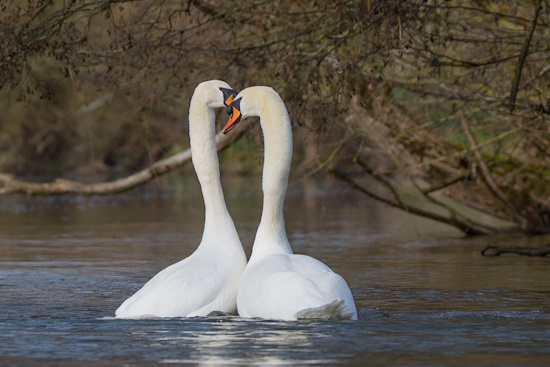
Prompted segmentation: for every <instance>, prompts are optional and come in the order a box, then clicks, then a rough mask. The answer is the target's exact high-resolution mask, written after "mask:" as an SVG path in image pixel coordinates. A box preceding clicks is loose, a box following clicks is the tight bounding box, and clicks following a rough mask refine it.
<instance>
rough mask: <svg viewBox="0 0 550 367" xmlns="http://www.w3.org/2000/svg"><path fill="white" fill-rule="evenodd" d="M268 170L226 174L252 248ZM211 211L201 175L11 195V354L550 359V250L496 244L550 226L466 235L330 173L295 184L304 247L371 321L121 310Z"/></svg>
mask: <svg viewBox="0 0 550 367" xmlns="http://www.w3.org/2000/svg"><path fill="white" fill-rule="evenodd" d="M259 185H260V183H259V181H258V180H255V179H226V180H224V188H225V192H226V199H227V202H228V207H229V210H230V212H231V214H232V216H233V219H234V221H235V223H236V226H237V230H238V231H239V234H240V236H241V240H242V242H243V245H244V246H245V249H246V251H247V254H250V247H251V244H252V241H253V239H254V234H255V230H256V227H257V225H258V222H259V215H260V211H261V191H260V187H259ZM203 215H204V208H203V205H202V199H201V196H200V189H199V186H198V183H197V182H196V179H195V178H194V177H192V176H191V177H187V178H186V177H177V176H173V175H172V176H171V177H170V178H168V179H162V180H160V181H158V182H154V183H152V184H150V185H148V186H147V187H144V188H139V189H136V190H133V191H131V192H129V193H124V194H119V195H113V196H104V197H91V198H86V197H75V196H57V197H26V196H11V197H2V198H0V256H1V258H0V365H45V366H64V365H82V366H87V365H90V366H102V365H109V366H110V365H134V366H142V365H151V364H162V365H172V364H174V365H178V364H180V365H203V366H223V365H228V366H241V365H255V366H281V365H283V366H302V365H326V366H336V365H344V366H364V365H395V366H417V365H433V366H439V365H494V366H497V365H498V366H502V365H510V366H512V365H513V366H517V365H523V366H525V365H534V366H542V365H549V364H550V344H549V340H550V271H549V267H550V259H548V258H528V257H517V256H501V257H496V258H485V257H482V256H481V255H480V250H481V249H482V248H483V247H484V246H485V245H486V244H488V243H497V244H501V245H506V244H509V245H532V246H536V245H541V244H543V243H545V242H550V238H548V237H547V238H544V237H538V238H525V237H520V236H509V235H508V236H502V235H501V236H491V237H477V238H471V239H466V238H463V237H462V235H461V234H460V232H458V231H456V230H454V229H453V228H451V227H447V226H444V225H441V224H438V223H435V222H432V221H429V220H425V219H422V218H418V217H415V216H412V215H410V214H408V213H405V212H401V211H397V210H395V209H392V208H388V207H386V206H384V205H382V204H379V203H377V202H374V201H372V200H370V199H368V198H366V197H364V196H363V195H362V194H359V193H356V192H353V191H351V190H350V189H348V188H346V187H344V186H342V184H340V183H338V182H332V181H325V180H322V181H313V180H312V181H302V182H296V183H293V184H292V185H291V187H290V188H289V192H288V196H287V201H286V204H285V217H286V223H287V232H288V235H289V239H290V242H291V244H292V246H293V248H294V251H295V252H296V253H303V254H308V255H311V256H314V257H316V258H318V259H320V260H321V261H323V262H325V263H326V264H327V265H329V266H330V267H331V268H332V269H333V270H334V271H336V272H338V273H340V274H341V275H342V276H344V278H345V279H346V280H347V282H348V284H349V285H350V287H351V290H352V292H353V295H354V298H355V302H356V305H357V309H358V314H359V320H358V321H346V322H318V321H311V322H278V321H269V320H245V319H240V318H238V317H211V318H191V319H182V318H180V319H147V320H116V319H113V318H112V316H113V315H114V310H115V309H116V308H117V307H118V306H119V305H120V303H121V302H122V301H124V300H125V299H126V298H127V297H128V296H130V295H131V294H132V293H133V292H134V291H136V290H137V289H139V288H140V287H141V286H142V285H143V284H144V283H145V282H146V281H147V280H148V279H150V278H151V277H152V276H153V275H154V274H156V273H157V272H158V271H159V270H161V269H163V268H165V267H166V266H168V265H170V264H172V263H174V262H176V261H179V260H180V259H182V258H184V257H186V256H188V255H189V254H190V253H191V252H192V251H193V250H194V249H195V248H196V246H197V245H198V243H199V241H200V237H201V234H202V225H203Z"/></svg>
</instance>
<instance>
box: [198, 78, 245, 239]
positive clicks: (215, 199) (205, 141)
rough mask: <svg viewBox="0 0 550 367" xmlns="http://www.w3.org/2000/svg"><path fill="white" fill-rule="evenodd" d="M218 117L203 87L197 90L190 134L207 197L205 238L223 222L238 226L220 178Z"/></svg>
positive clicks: (202, 187)
mask: <svg viewBox="0 0 550 367" xmlns="http://www.w3.org/2000/svg"><path fill="white" fill-rule="evenodd" d="M197 89H198V88H197ZM215 118H216V115H215V112H214V109H213V108H211V107H209V106H207V104H206V101H205V99H204V96H203V94H202V93H201V91H200V90H196V91H195V93H194V94H193V97H192V98H191V105H190V107H189V137H190V140H191V157H192V161H193V166H194V168H195V172H196V173H197V177H198V179H199V182H200V184H201V190H202V195H203V197H204V206H205V223H204V233H203V242H205V241H204V240H205V237H207V236H208V235H209V234H213V233H216V231H217V228H219V226H220V224H221V223H224V222H226V223H228V224H229V225H230V227H231V228H233V229H234V225H233V221H232V220H231V217H230V216H229V213H228V211H227V207H226V205H225V199H224V195H223V190H222V186H221V182H220V168H219V162H218V153H217V149H216V142H215V136H216V133H215V124H214V121H215Z"/></svg>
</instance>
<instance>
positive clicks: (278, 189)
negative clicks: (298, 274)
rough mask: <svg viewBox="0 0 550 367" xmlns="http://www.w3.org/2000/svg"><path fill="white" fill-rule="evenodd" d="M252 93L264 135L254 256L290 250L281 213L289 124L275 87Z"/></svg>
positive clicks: (289, 153)
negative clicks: (258, 103)
mask: <svg viewBox="0 0 550 367" xmlns="http://www.w3.org/2000/svg"><path fill="white" fill-rule="evenodd" d="M254 93H255V98H258V99H261V109H260V111H259V112H260V113H259V115H260V124H261V127H262V132H263V135H264V168H263V176H262V189H263V193H264V203H263V210H262V219H261V221H260V225H259V227H258V232H257V233H256V239H255V241H254V248H253V254H252V255H253V256H254V255H255V257H256V258H258V257H263V256H265V255H269V254H273V253H292V249H291V247H290V244H289V243H288V238H287V235H286V230H285V220H284V214H283V205H284V200H285V195H286V189H287V186H288V175H289V172H290V163H291V161H292V127H291V124H290V118H289V116H288V111H287V109H286V107H285V105H284V102H283V101H282V99H281V98H280V97H279V95H278V94H277V93H276V92H275V91H273V90H272V89H271V88H262V89H260V90H259V91H257V92H256V91H254ZM251 260H252V258H251Z"/></svg>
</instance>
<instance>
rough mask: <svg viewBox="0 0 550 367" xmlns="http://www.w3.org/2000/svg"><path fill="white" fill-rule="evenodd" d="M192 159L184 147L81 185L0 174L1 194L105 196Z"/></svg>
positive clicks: (227, 141)
mask: <svg viewBox="0 0 550 367" xmlns="http://www.w3.org/2000/svg"><path fill="white" fill-rule="evenodd" d="M250 126H252V125H251V124H250V123H247V122H245V121H243V122H241V123H240V124H239V126H237V128H236V129H235V132H232V133H231V134H229V135H224V134H223V133H222V132H219V133H218V134H217V135H216V147H217V149H218V152H221V151H223V150H224V149H226V148H227V147H229V146H231V144H232V143H233V142H235V141H237V140H238V139H239V138H240V137H241V136H243V135H244V133H245V132H246V131H247V130H248V129H249V128H250ZM190 160H191V149H190V148H189V149H187V150H185V151H183V152H181V153H178V154H176V155H174V156H172V157H170V158H166V159H163V160H160V161H158V162H155V163H154V164H152V165H151V166H150V167H147V168H146V169H144V170H142V171H139V172H137V173H134V174H132V175H130V176H127V177H124V178H120V179H118V180H114V181H110V182H99V183H91V184H83V183H81V182H76V181H70V180H65V179H57V180H55V181H53V182H48V183H32V182H24V181H19V180H17V179H15V178H14V177H13V176H12V175H10V174H6V173H0V183H3V187H0V195H8V194H15V193H23V194H27V195H51V194H79V195H105V194H111V193H116V192H122V191H127V190H130V189H132V188H134V187H136V186H139V185H142V184H144V183H146V182H148V181H151V180H152V179H154V178H155V177H158V176H161V175H164V174H166V173H168V172H171V171H173V170H174V169H176V168H178V167H181V166H182V165H184V164H186V163H188V162H189V161H190Z"/></svg>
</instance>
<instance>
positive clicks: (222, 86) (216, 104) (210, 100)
mask: <svg viewBox="0 0 550 367" xmlns="http://www.w3.org/2000/svg"><path fill="white" fill-rule="evenodd" d="M195 94H197V95H199V96H200V97H201V98H202V99H203V101H204V102H205V104H206V105H207V106H208V107H210V108H221V107H227V106H229V105H230V104H231V102H233V100H234V99H235V97H236V96H237V92H236V91H234V90H233V89H232V88H231V87H230V86H229V84H227V83H226V82H224V81H222V80H209V81H206V82H202V83H200V84H199V85H198V86H197V88H195Z"/></svg>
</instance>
